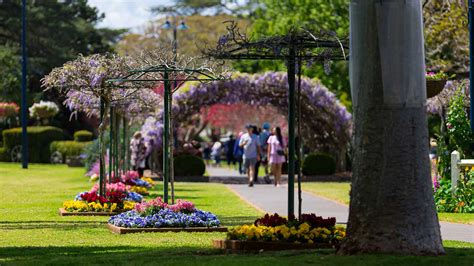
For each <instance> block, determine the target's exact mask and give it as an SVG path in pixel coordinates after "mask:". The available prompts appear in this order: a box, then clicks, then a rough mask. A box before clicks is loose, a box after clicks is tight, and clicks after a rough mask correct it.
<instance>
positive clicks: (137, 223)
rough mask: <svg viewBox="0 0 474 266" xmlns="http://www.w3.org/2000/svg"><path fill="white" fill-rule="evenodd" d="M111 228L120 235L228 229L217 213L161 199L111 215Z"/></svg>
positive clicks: (188, 204) (183, 202)
mask: <svg viewBox="0 0 474 266" xmlns="http://www.w3.org/2000/svg"><path fill="white" fill-rule="evenodd" d="M109 229H110V230H111V231H112V232H114V233H119V234H125V233H136V232H163V231H192V232H196V231H202V232H210V231H227V229H226V228H224V227H220V221H219V219H218V218H217V217H216V216H215V215H214V214H212V213H210V212H206V211H202V210H199V209H197V208H195V206H194V204H193V203H192V202H189V201H183V200H178V201H177V203H176V204H174V205H168V204H166V203H164V202H163V201H162V199H161V198H157V199H154V200H151V201H148V202H143V203H140V204H136V205H135V208H134V210H132V211H128V212H124V213H121V214H118V215H115V216H112V217H110V219H109Z"/></svg>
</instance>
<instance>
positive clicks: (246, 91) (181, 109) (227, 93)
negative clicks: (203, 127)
mask: <svg viewBox="0 0 474 266" xmlns="http://www.w3.org/2000/svg"><path fill="white" fill-rule="evenodd" d="M287 93H288V81H287V75H286V73H283V72H266V73H263V74H253V75H250V74H239V75H238V76H236V77H234V78H233V79H230V80H225V81H215V82H211V83H203V84H198V85H195V86H194V85H193V86H191V87H190V88H189V89H187V90H185V91H183V92H181V93H179V94H176V95H175V96H174V97H173V102H174V105H173V117H174V125H175V127H179V126H180V125H183V124H186V123H189V122H190V120H192V119H193V116H194V115H195V114H196V113H198V112H199V111H200V109H201V108H202V107H204V106H212V105H215V104H235V103H246V104H250V105H253V104H255V105H272V106H275V107H277V108H278V110H280V112H282V113H285V114H286V113H287V112H288V102H287V99H288V97H287ZM301 95H302V99H301V102H302V105H301V111H302V121H303V127H302V136H303V139H304V142H305V145H306V146H307V147H310V148H311V149H312V150H318V151H325V152H329V153H332V154H334V155H341V152H345V150H346V148H347V145H348V143H349V141H350V136H351V130H352V116H351V114H350V113H349V112H348V111H347V110H346V108H345V107H344V106H343V105H341V104H340V103H339V101H338V100H337V98H336V96H335V95H334V94H333V93H332V92H330V91H329V90H328V89H327V88H326V87H324V86H323V85H322V84H321V83H320V82H319V81H317V80H312V79H309V78H302V80H301ZM161 121H162V113H160V114H158V116H157V117H156V119H154V120H148V121H147V122H146V123H145V124H144V126H143V128H142V131H143V132H144V133H145V136H146V139H147V140H148V141H150V140H153V143H154V144H155V147H157V148H159V147H161V130H162V122H161Z"/></svg>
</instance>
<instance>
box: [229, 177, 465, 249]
mask: <svg viewBox="0 0 474 266" xmlns="http://www.w3.org/2000/svg"><path fill="white" fill-rule="evenodd" d="M303 185H304V183H303ZM227 187H228V188H230V189H231V190H233V191H234V192H235V193H236V194H237V195H239V196H240V197H241V198H242V199H243V200H245V201H246V202H248V203H250V204H251V205H253V206H254V207H256V208H257V209H259V210H261V211H262V212H268V213H279V214H286V213H287V206H288V205H287V202H288V187H287V185H282V186H281V187H278V188H276V187H274V186H273V185H263V184H257V185H255V186H254V187H248V186H247V185H242V184H229V185H227ZM297 196H298V193H297V192H296V191H295V212H297V210H298V199H297ZM302 198H303V204H302V212H303V213H316V214H318V215H321V216H323V217H336V220H337V222H338V223H347V217H348V214H349V207H348V206H346V205H344V204H341V203H337V202H335V201H331V200H328V199H324V198H321V197H317V196H314V195H312V194H309V193H306V192H303V195H302ZM440 225H441V235H442V238H443V239H444V240H458V241H465V242H471V243H474V226H473V225H467V224H456V223H448V222H440Z"/></svg>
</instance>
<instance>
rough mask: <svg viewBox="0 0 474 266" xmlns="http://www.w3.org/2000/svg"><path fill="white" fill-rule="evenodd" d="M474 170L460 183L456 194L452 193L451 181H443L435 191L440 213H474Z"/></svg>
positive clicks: (461, 179)
mask: <svg viewBox="0 0 474 266" xmlns="http://www.w3.org/2000/svg"><path fill="white" fill-rule="evenodd" d="M473 178H474V170H470V171H469V172H468V173H467V174H465V175H464V176H461V178H460V179H459V181H458V186H457V188H456V193H455V194H453V193H452V187H451V180H448V179H441V180H440V181H439V183H438V187H437V188H435V189H434V199H435V203H436V209H437V210H438V212H454V213H474V200H473V199H474V179H473Z"/></svg>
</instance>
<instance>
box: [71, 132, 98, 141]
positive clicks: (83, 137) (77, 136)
mask: <svg viewBox="0 0 474 266" xmlns="http://www.w3.org/2000/svg"><path fill="white" fill-rule="evenodd" d="M93 139H94V134H92V132H90V131H87V130H79V131H76V132H74V140H75V141H77V142H87V141H92V140H93Z"/></svg>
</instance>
